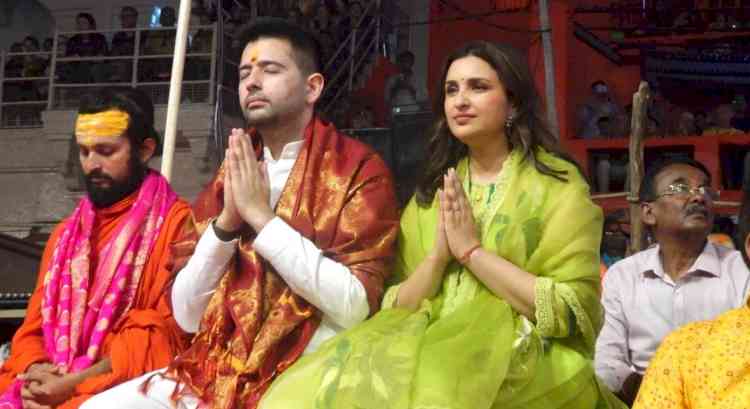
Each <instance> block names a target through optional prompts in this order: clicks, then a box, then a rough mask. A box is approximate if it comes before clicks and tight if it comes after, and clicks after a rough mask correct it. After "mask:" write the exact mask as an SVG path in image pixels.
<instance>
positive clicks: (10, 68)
mask: <svg viewBox="0 0 750 409" xmlns="http://www.w3.org/2000/svg"><path fill="white" fill-rule="evenodd" d="M23 52H24V46H23V43H13V44H11V46H10V55H9V56H8V60H7V61H6V62H5V78H21V77H23V55H13V54H15V53H23Z"/></svg>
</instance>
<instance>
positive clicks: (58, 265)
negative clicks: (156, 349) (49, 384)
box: [0, 171, 177, 409]
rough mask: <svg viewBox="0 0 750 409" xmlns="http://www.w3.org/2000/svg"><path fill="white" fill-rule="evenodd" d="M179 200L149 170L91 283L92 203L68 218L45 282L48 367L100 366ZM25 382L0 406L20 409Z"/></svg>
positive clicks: (10, 391)
mask: <svg viewBox="0 0 750 409" xmlns="http://www.w3.org/2000/svg"><path fill="white" fill-rule="evenodd" d="M176 200H177V195H176V194H175V193H174V192H173V191H172V189H171V188H170V186H169V183H168V182H167V180H166V179H164V177H163V176H161V175H160V174H158V173H156V172H153V171H150V172H149V174H148V175H147V176H146V178H145V179H144V181H143V184H142V185H141V187H140V190H139V192H138V197H137V199H136V200H135V203H134V204H133V206H132V207H131V209H130V211H129V213H128V214H127V216H126V219H125V221H124V222H123V223H121V224H120V225H119V226H118V227H117V230H116V231H115V233H114V234H113V236H112V239H110V241H109V242H108V243H107V244H106V245H105V246H104V248H103V249H102V252H101V254H99V258H98V260H99V263H98V265H97V267H96V272H95V274H94V277H95V278H96V279H95V280H94V282H93V283H89V272H90V265H89V264H90V261H89V260H90V258H89V254H90V253H91V242H90V237H91V231H92V228H93V225H94V220H95V212H94V206H93V204H92V203H91V201H90V200H89V199H88V198H85V199H83V200H82V201H81V203H80V204H79V205H78V207H77V208H76V209H75V211H74V212H73V215H72V216H71V217H70V218H69V219H68V221H67V223H66V225H65V227H64V229H63V232H62V234H61V235H60V239H59V240H58V242H57V246H56V247H55V252H54V253H53V255H52V259H51V262H50V265H49V270H47V272H46V275H45V277H44V284H43V285H44V289H43V290H44V295H43V298H42V331H43V333H44V345H45V349H46V350H47V354H48V356H49V357H50V358H51V361H52V363H54V364H55V365H58V366H60V367H62V368H64V369H65V370H67V371H69V372H79V371H82V370H84V369H86V368H88V367H90V366H91V365H93V364H94V363H96V362H97V360H98V357H99V353H100V351H101V346H102V343H103V341H104V338H105V337H106V336H107V334H108V333H109V330H110V329H111V328H112V327H113V326H114V325H116V324H117V320H119V319H122V318H123V317H125V315H126V314H125V313H126V312H127V311H128V310H129V309H130V307H131V305H132V304H133V300H134V298H135V292H136V289H137V288H138V283H139V281H140V278H141V273H142V272H143V266H144V264H145V263H146V260H147V259H148V256H149V254H150V253H151V250H152V249H153V247H154V243H156V238H157V237H158V236H159V231H160V230H161V227H162V225H163V223H164V218H165V217H166V215H167V213H168V212H169V209H170V208H171V207H172V204H174V202H175V201H176ZM22 386H23V382H21V381H16V382H14V383H13V384H12V385H11V386H10V387H9V388H8V390H7V391H6V392H5V393H4V394H3V396H0V408H2V409H5V408H12V409H21V408H22V402H21V396H20V392H21V388H22Z"/></svg>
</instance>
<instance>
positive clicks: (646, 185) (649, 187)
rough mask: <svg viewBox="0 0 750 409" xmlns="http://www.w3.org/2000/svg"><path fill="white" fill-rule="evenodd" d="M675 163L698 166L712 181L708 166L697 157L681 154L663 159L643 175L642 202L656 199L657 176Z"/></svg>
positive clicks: (709, 180)
mask: <svg viewBox="0 0 750 409" xmlns="http://www.w3.org/2000/svg"><path fill="white" fill-rule="evenodd" d="M674 165H687V166H691V167H693V168H696V169H698V170H700V171H701V172H703V173H704V174H705V175H706V178H708V183H709V184H710V183H711V173H710V172H709V171H708V168H706V166H705V165H704V164H702V163H700V162H698V161H697V160H695V159H692V158H686V157H681V156H678V157H672V158H667V159H662V160H660V161H658V162H656V163H655V164H654V165H653V166H651V167H649V168H648V170H647V171H646V174H645V175H644V176H643V180H641V187H640V191H639V193H638V199H639V200H640V201H641V203H643V202H652V201H654V200H656V195H657V192H656V177H657V176H659V174H660V173H661V172H662V171H663V170H664V169H666V168H668V167H670V166H674Z"/></svg>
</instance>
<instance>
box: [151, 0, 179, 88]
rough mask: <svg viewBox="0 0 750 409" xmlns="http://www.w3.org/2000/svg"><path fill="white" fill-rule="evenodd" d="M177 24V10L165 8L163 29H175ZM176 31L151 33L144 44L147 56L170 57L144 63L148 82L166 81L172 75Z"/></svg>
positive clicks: (160, 17) (161, 16) (160, 20)
mask: <svg viewBox="0 0 750 409" xmlns="http://www.w3.org/2000/svg"><path fill="white" fill-rule="evenodd" d="M176 22H177V15H176V12H175V9H174V8H172V7H164V8H163V9H161V15H160V16H159V24H160V25H161V27H167V28H169V27H174V25H175V23H176ZM174 39H175V29H174V28H172V29H170V30H154V31H151V32H150V33H149V35H148V38H147V39H146V42H145V43H144V44H143V54H145V55H169V57H164V58H158V59H149V60H144V62H143V73H144V77H145V79H146V81H166V80H168V79H169V76H170V75H171V73H172V57H171V54H172V53H173V52H174Z"/></svg>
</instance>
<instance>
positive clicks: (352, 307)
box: [172, 141, 370, 354]
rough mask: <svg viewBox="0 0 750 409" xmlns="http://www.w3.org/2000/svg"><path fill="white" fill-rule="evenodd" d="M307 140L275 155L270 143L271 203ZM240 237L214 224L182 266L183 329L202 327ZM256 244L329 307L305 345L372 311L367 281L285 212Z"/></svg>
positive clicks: (179, 310) (178, 304)
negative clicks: (225, 235) (220, 233)
mask: <svg viewBox="0 0 750 409" xmlns="http://www.w3.org/2000/svg"><path fill="white" fill-rule="evenodd" d="M302 145H303V141H296V142H291V143H288V144H287V145H285V146H284V149H283V150H282V152H281V155H279V158H278V159H274V158H273V156H272V155H271V151H270V150H269V149H268V147H265V148H264V158H265V159H264V160H265V162H266V169H267V170H268V177H269V182H270V200H269V201H270V205H271V207H275V206H276V203H277V202H278V201H279V198H280V197H281V193H282V191H283V189H284V186H285V185H286V181H287V179H288V178H289V174H290V173H291V171H292V167H294V162H295V161H296V160H297V157H298V156H299V153H300V150H301V149H302ZM238 241H239V240H237V239H235V240H232V241H228V242H224V241H221V240H219V238H218V237H216V234H215V233H214V230H213V226H210V225H209V227H208V228H207V229H206V231H205V232H204V233H203V235H202V236H201V238H200V240H199V241H198V244H197V246H196V248H195V252H194V253H193V256H192V257H191V258H190V260H189V261H188V263H187V265H185V267H184V268H183V269H182V270H180V272H179V273H178V275H177V278H176V279H175V283H174V286H173V288H172V308H173V310H174V311H173V313H174V317H175V320H176V321H177V323H178V324H179V325H180V327H182V329H183V330H185V331H187V332H190V333H194V332H197V331H198V326H199V324H200V320H201V317H202V316H203V313H204V311H205V309H206V306H207V305H208V302H209V300H210V299H211V296H212V295H213V293H214V291H215V290H216V287H217V286H218V284H219V281H220V280H221V277H222V276H223V274H224V271H225V266H226V264H227V263H228V262H229V260H230V258H231V257H232V255H233V254H234V252H235V250H236V249H237V244H238ZM253 247H254V249H255V251H257V252H258V254H260V255H261V257H263V258H264V259H266V260H267V261H268V262H270V263H271V265H273V267H274V268H275V269H276V271H277V272H278V273H279V275H280V276H281V277H282V278H283V279H284V281H285V282H286V283H287V285H289V287H290V288H291V289H292V291H294V292H295V293H296V294H298V295H300V296H301V297H303V298H304V299H306V300H307V301H308V302H310V303H311V304H313V305H315V306H316V307H317V308H318V309H319V310H321V311H322V312H323V318H322V321H321V323H320V326H319V327H318V330H317V331H316V332H315V334H314V335H313V337H312V339H311V340H310V343H309V344H308V346H307V348H306V349H305V352H304V353H305V354H306V353H309V352H312V351H314V350H315V349H317V347H318V346H319V345H320V344H322V343H323V342H324V341H325V340H327V339H328V338H331V337H333V336H334V335H336V334H337V333H338V332H340V331H342V330H343V329H345V328H349V327H352V326H354V325H355V324H358V323H360V322H362V321H363V320H364V319H365V318H367V315H368V314H369V312H370V307H369V305H368V303H367V293H366V291H365V288H364V286H363V285H362V283H361V282H360V281H359V280H358V279H357V278H356V277H355V276H354V275H353V274H352V273H351V271H350V270H349V268H348V267H347V266H346V265H344V264H341V263H338V262H336V261H333V260H332V259H330V258H328V257H325V256H324V255H323V253H322V252H321V250H320V249H319V248H318V247H317V246H316V245H315V244H314V243H313V242H312V241H310V240H309V239H308V238H306V237H304V236H302V235H301V234H300V233H299V232H297V231H296V230H294V229H293V228H292V227H291V226H289V225H288V224H287V223H286V222H284V221H283V220H282V219H281V218H279V217H275V218H274V219H272V220H271V221H270V222H268V223H267V224H266V225H265V227H263V229H262V230H261V231H260V232H259V233H258V236H257V237H256V238H255V241H254V243H253Z"/></svg>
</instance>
